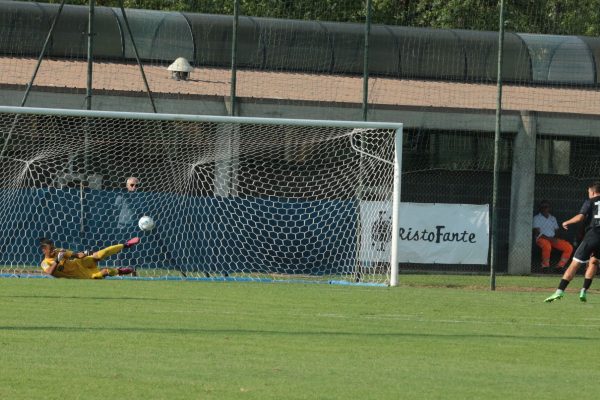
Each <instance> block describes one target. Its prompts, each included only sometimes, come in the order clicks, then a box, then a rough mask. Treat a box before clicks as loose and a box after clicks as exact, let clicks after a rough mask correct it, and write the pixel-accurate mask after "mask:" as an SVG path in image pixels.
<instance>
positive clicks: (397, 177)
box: [0, 106, 403, 286]
mask: <svg viewBox="0 0 600 400" xmlns="http://www.w3.org/2000/svg"><path fill="white" fill-rule="evenodd" d="M0 113H9V114H15V115H44V116H59V117H79V118H85V117H90V118H94V117H97V118H115V119H134V120H150V121H180V122H212V123H236V124H256V125H287V126H307V127H336V128H349V129H391V130H393V131H394V160H393V171H394V172H393V188H392V215H391V229H392V233H394V232H395V234H392V235H391V243H390V245H391V247H390V276H389V285H390V286H397V285H398V244H399V236H398V232H399V228H400V225H399V223H400V221H399V215H400V193H401V176H402V135H403V124H402V123H393V122H366V121H342V120H320V119H290V118H265V117H230V116H215V115H192V114H163V113H134V112H124V111H99V110H77V109H62V108H39V107H14V106H0ZM13 129H14V126H13V127H11V128H10V130H9V134H8V136H7V138H6V140H5V143H4V144H3V148H4V147H6V146H7V144H8V143H9V142H10V140H11V139H12V138H11V135H12V131H13ZM361 153H362V154H365V155H366V156H370V155H369V154H368V153H365V152H361ZM375 158H377V157H375Z"/></svg>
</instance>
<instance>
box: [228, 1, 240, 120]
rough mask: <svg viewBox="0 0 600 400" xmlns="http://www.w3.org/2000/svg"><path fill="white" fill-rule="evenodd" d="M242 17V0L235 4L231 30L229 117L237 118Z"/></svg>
mask: <svg viewBox="0 0 600 400" xmlns="http://www.w3.org/2000/svg"><path fill="white" fill-rule="evenodd" d="M239 16H240V0H235V1H234V2H233V27H232V29H231V40H232V42H231V89H230V93H229V115H230V116H232V117H233V116H235V115H236V114H237V113H236V112H235V107H236V104H235V103H236V101H235V97H236V85H237V41H238V35H237V30H238V22H239Z"/></svg>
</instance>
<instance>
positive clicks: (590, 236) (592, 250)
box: [573, 228, 600, 264]
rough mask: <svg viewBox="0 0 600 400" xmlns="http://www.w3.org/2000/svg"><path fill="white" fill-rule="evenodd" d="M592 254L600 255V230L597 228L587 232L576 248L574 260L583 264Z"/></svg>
mask: <svg viewBox="0 0 600 400" xmlns="http://www.w3.org/2000/svg"><path fill="white" fill-rule="evenodd" d="M592 255H596V256H598V255H600V231H599V230H597V228H596V229H590V230H589V231H587V232H586V233H585V236H584V237H583V240H582V241H581V243H580V244H579V247H577V250H575V254H574V255H573V260H575V261H579V262H580V263H582V264H583V263H586V262H588V260H589V259H590V257H591V256H592Z"/></svg>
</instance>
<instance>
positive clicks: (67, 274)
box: [40, 237, 140, 279]
mask: <svg viewBox="0 0 600 400" xmlns="http://www.w3.org/2000/svg"><path fill="white" fill-rule="evenodd" d="M139 242H140V239H139V238H137V237H134V238H133V239H129V240H128V241H126V242H125V243H123V244H115V245H112V246H109V247H106V248H104V249H102V250H99V251H97V252H95V253H94V254H92V255H88V254H87V253H84V252H77V253H76V252H74V251H71V250H66V249H57V248H56V247H54V242H52V240H50V239H46V238H42V239H40V247H41V249H42V253H44V260H42V269H43V270H44V272H45V273H46V274H48V275H52V276H54V277H56V278H71V279H104V277H106V276H115V275H129V274H132V273H134V272H135V270H134V269H133V268H103V269H98V262H99V261H102V260H104V259H106V258H107V257H109V256H112V255H114V254H117V253H118V252H120V251H121V250H123V249H125V248H129V247H131V246H134V245H136V244H138V243H139Z"/></svg>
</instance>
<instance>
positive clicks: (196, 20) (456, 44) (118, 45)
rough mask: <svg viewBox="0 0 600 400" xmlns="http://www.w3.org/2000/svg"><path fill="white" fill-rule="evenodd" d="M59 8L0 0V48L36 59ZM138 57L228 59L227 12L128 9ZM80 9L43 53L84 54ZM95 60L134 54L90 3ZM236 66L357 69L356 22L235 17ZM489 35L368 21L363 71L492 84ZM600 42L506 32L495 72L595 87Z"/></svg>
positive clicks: (71, 10) (359, 28)
mask: <svg viewBox="0 0 600 400" xmlns="http://www.w3.org/2000/svg"><path fill="white" fill-rule="evenodd" d="M58 8H59V7H58V5H55V4H46V3H32V2H0V38H1V39H0V54H4V55H10V56H37V55H38V54H39V52H40V51H41V49H42V46H43V43H44V40H45V38H46V36H47V34H48V31H49V29H50V26H51V24H52V21H53V19H54V17H55V16H56V13H57V11H58ZM126 12H127V18H128V21H129V23H130V26H131V30H132V33H133V36H134V39H135V43H136V46H137V48H138V51H139V54H140V57H141V58H142V59H143V60H147V61H152V62H161V63H163V62H164V63H171V62H173V60H175V59H176V58H178V57H185V58H187V59H188V60H190V62H191V63H192V64H193V65H195V66H202V65H205V66H218V67H228V66H230V65H231V35H232V33H231V27H232V17H231V16H223V15H209V14H193V13H180V12H161V11H148V10H135V9H128V10H127V11H126ZM87 18H88V15H87V7H85V6H72V5H67V6H65V7H64V10H63V12H62V14H61V16H60V19H59V21H58V23H57V26H56V28H55V34H54V36H53V37H52V40H51V41H50V43H49V48H48V55H49V56H50V57H66V58H79V57H81V58H84V57H85V56H86V52H87V36H86V33H85V32H86V30H87ZM95 18H96V19H95V29H96V31H97V38H101V39H102V40H96V41H95V44H94V57H95V58H96V59H108V60H121V61H131V60H134V59H135V54H134V51H133V46H132V43H131V40H130V38H129V35H128V34H127V31H126V28H125V23H124V19H123V16H122V15H121V11H120V9H118V8H108V7H96V8H95ZM238 39H239V40H238V54H237V63H238V66H239V67H242V68H252V69H259V70H268V71H302V72H311V73H330V74H362V69H363V54H364V48H363V43H364V26H363V25H361V24H354V23H335V22H318V21H296V20H280V19H272V18H255V17H246V16H241V17H240V18H239V27H238ZM497 42H498V34H497V32H478V31H467V30H449V29H429V28H409V27H401V26H384V25H374V26H373V27H372V30H371V37H370V41H369V58H370V60H369V71H370V73H371V74H374V75H379V76H388V77H403V78H416V79H438V80H457V81H465V82H481V81H486V82H489V81H495V79H496V71H497V46H498V44H497ZM598 66H600V38H595V37H578V36H557V35H536V34H523V33H506V36H505V53H504V64H503V71H504V77H505V79H506V80H508V81H512V82H518V83H532V84H568V85H581V84H584V85H598V84H599V83H600V71H599V68H598Z"/></svg>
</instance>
